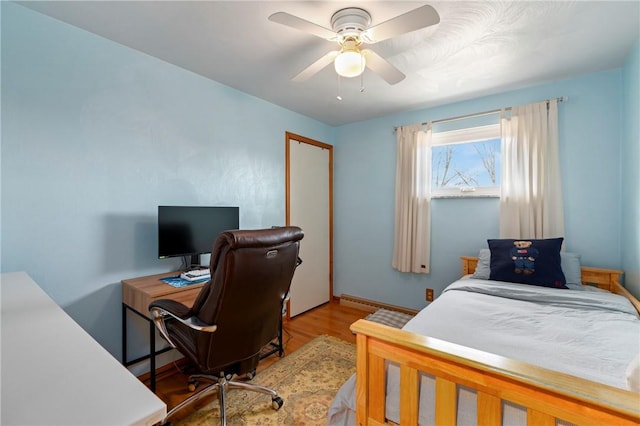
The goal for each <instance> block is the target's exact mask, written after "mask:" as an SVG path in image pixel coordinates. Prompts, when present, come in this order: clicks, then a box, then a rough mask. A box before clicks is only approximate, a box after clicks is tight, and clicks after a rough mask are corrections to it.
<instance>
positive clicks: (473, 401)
mask: <svg viewBox="0 0 640 426" xmlns="http://www.w3.org/2000/svg"><path fill="white" fill-rule="evenodd" d="M482 254H483V253H482V251H481V256H480V258H482ZM478 260H479V259H478V258H476V257H462V275H463V279H460V280H458V281H456V282H454V283H452V284H451V285H449V286H448V287H447V288H446V289H445V291H443V293H442V295H440V296H439V297H438V298H437V299H436V301H434V302H433V303H431V304H430V305H429V306H428V307H427V308H425V309H423V310H422V311H420V312H419V313H418V315H416V317H415V318H414V319H412V320H411V321H409V322H408V323H407V324H406V325H405V326H404V327H403V328H402V329H396V328H393V327H388V326H385V325H383V324H379V323H374V322H370V321H366V320H359V321H357V322H355V323H354V324H353V325H352V326H351V330H352V331H353V332H354V333H356V335H357V337H356V342H357V367H356V374H355V375H354V376H353V377H352V378H351V379H349V381H347V382H346V383H345V384H344V385H343V386H342V388H341V389H340V390H339V392H338V393H337V395H336V397H335V399H334V401H333V404H332V406H331V407H330V409H329V415H328V423H327V424H330V425H339V424H345V425H347V424H357V425H378V424H402V425H405V424H406V425H417V424H420V425H455V424H458V425H471V424H479V425H480V424H481V425H519V424H522V425H557V424H558V425H570V424H576V425H582V424H599V425H609V424H616V425H638V424H640V393H639V392H640V389H636V388H634V386H631V387H630V385H629V383H630V382H629V380H630V379H629V374H630V373H629V371H630V367H633V366H634V363H637V362H638V354H639V353H640V319H639V316H638V312H640V302H638V300H636V299H635V298H634V297H633V296H632V295H631V294H630V293H629V292H628V291H627V290H626V289H625V288H624V287H622V286H621V285H620V284H619V276H620V274H621V272H620V271H616V270H610V269H601V268H590V267H581V266H578V267H577V270H578V276H579V278H578V279H579V281H578V282H577V283H574V285H573V286H569V275H568V274H567V287H569V288H568V289H563V290H558V289H556V288H548V287H539V286H530V285H522V284H512V283H508V282H500V281H495V280H488V279H481V278H478V277H477V275H471V274H474V273H475V272H476V267H477V266H478ZM481 260H482V259H481ZM564 267H565V265H564V258H563V268H564ZM574 275H575V274H574ZM491 330H493V332H491ZM636 368H637V367H636ZM631 374H640V373H637V372H635V373H631Z"/></svg>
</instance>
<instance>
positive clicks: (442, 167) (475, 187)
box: [431, 125, 501, 196]
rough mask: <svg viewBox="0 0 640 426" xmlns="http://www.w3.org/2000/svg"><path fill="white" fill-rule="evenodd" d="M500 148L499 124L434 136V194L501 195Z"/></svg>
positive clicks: (432, 153) (432, 151) (432, 176)
mask: <svg viewBox="0 0 640 426" xmlns="http://www.w3.org/2000/svg"><path fill="white" fill-rule="evenodd" d="M500 147H501V143H500V133H499V126H496V125H494V126H483V127H475V128H469V129H461V130H456V131H450V132H440V133H434V136H433V141H432V147H431V192H432V195H435V196H438V195H440V196H447V195H453V196H478V195H499V191H500Z"/></svg>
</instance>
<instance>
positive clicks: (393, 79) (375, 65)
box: [362, 49, 405, 84]
mask: <svg viewBox="0 0 640 426" xmlns="http://www.w3.org/2000/svg"><path fill="white" fill-rule="evenodd" d="M362 53H363V54H364V55H365V58H366V61H367V62H366V63H367V67H368V68H369V69H370V70H371V71H373V72H375V73H376V74H378V75H379V76H380V77H382V78H384V79H385V81H386V82H387V83H389V84H396V83H399V82H401V81H402V80H404V78H405V75H404V74H403V73H402V72H400V70H399V69H398V68H396V67H394V66H393V65H391V64H390V63H389V62H388V61H387V60H386V59H384V58H383V57H382V56H380V55H378V54H377V53H376V52H374V51H373V50H370V49H364V50H363V51H362Z"/></svg>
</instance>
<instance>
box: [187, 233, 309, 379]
mask: <svg viewBox="0 0 640 426" xmlns="http://www.w3.org/2000/svg"><path fill="white" fill-rule="evenodd" d="M303 236H304V233H303V232H302V230H301V229H300V228H298V227H295V226H288V227H281V228H269V229H259V230H237V231H226V232H223V233H221V234H220V235H219V236H218V237H217V238H216V241H215V242H214V246H213V251H212V253H211V263H210V269H211V280H210V281H209V282H208V283H207V284H206V285H205V286H204V287H203V288H202V290H201V291H200V293H199V294H198V297H197V298H196V300H195V302H194V304H193V307H192V309H191V311H192V314H193V315H195V316H196V317H197V318H198V319H199V320H200V321H202V322H204V323H206V324H216V325H217V327H218V328H217V330H216V332H215V333H197V334H198V335H197V336H194V337H195V342H194V343H195V355H196V358H197V360H196V361H197V363H198V366H199V368H200V369H201V370H203V371H205V372H211V371H216V372H218V371H224V373H225V374H244V373H247V372H249V371H252V370H253V369H255V366H256V365H257V362H258V359H259V353H260V350H261V349H262V348H263V347H264V346H265V345H267V344H268V343H269V342H271V341H272V340H273V339H274V338H275V337H277V334H278V329H279V322H280V321H281V320H282V306H283V302H284V299H285V296H286V295H287V293H288V292H289V287H290V286H291V280H292V278H293V274H294V272H295V269H296V265H297V260H298V253H299V246H300V240H301V239H302V238H303Z"/></svg>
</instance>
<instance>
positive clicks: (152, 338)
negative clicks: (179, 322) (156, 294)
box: [122, 303, 173, 392]
mask: <svg viewBox="0 0 640 426" xmlns="http://www.w3.org/2000/svg"><path fill="white" fill-rule="evenodd" d="M127 310H130V311H131V312H134V313H136V314H137V315H138V316H140V317H141V318H144V319H145V320H146V321H147V322H148V323H149V346H150V348H149V354H148V355H143V356H141V357H138V358H136V359H132V360H128V359H127ZM171 349H173V348H172V347H170V346H169V347H166V348H163V349H160V350H159V351H158V350H156V327H155V324H154V323H153V321H151V319H150V318H149V317H147V316H145V315H142V314H141V313H140V312H138V311H136V310H135V309H131V308H130V307H129V306H127V305H126V304H125V303H123V304H122V365H124V366H125V367H128V366H130V365H133V364H137V363H139V362H142V361H145V360H147V359H148V360H149V381H150V383H149V387H150V388H151V391H153V392H155V391H156V355H160V354H162V353H165V352H167V351H170V350H171Z"/></svg>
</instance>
